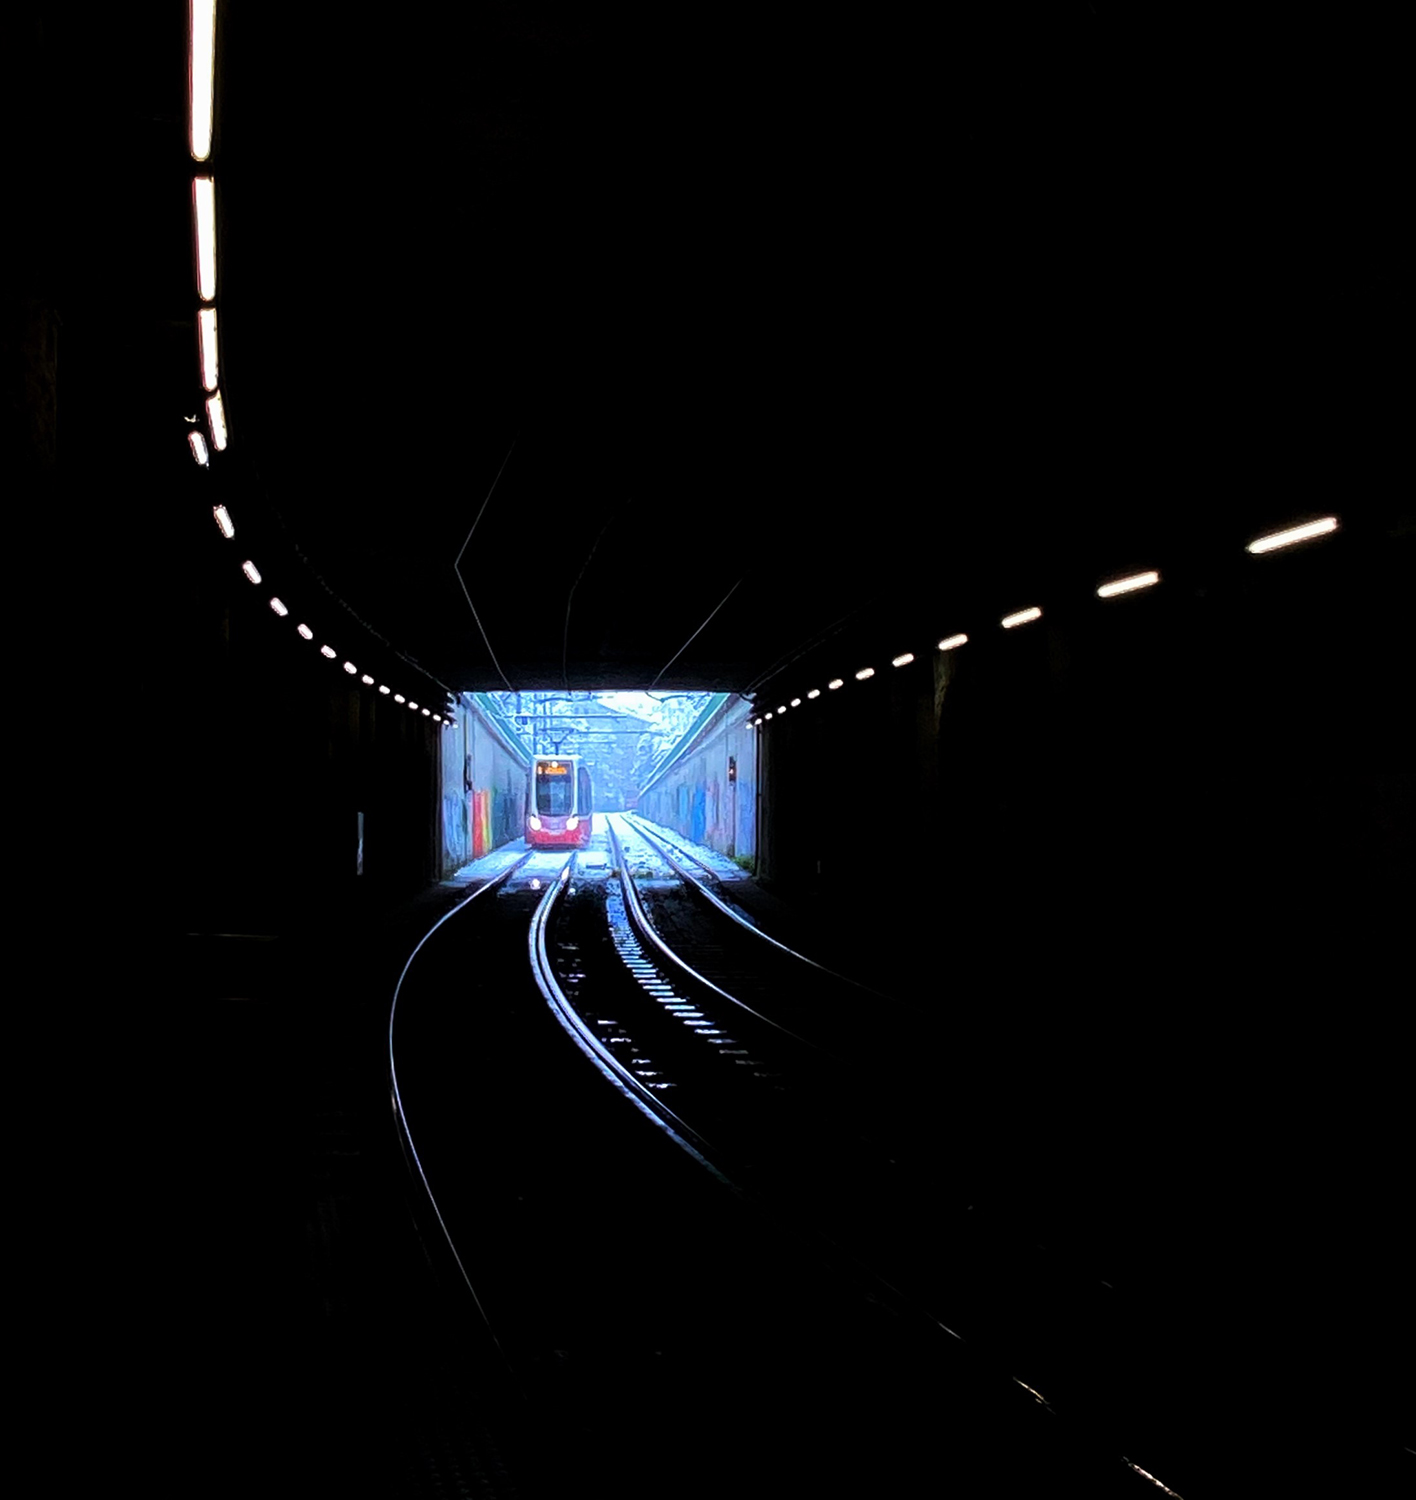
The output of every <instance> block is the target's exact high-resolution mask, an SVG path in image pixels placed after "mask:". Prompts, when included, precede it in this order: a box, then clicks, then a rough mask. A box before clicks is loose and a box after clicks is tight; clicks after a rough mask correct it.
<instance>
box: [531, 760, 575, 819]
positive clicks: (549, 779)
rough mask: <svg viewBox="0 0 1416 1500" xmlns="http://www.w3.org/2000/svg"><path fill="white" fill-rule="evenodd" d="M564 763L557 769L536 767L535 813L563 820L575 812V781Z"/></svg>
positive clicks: (542, 766)
mask: <svg viewBox="0 0 1416 1500" xmlns="http://www.w3.org/2000/svg"><path fill="white" fill-rule="evenodd" d="M569 771H570V767H569V766H567V765H565V764H564V762H562V764H561V765H560V766H559V767H551V766H544V765H538V766H537V767H536V811H537V812H538V813H543V814H545V815H546V816H547V817H552V818H563V817H565V816H566V815H567V814H569V813H573V812H574V811H575V781H574V779H573V778H572V777H571V776H570V775H569V774H568V773H569Z"/></svg>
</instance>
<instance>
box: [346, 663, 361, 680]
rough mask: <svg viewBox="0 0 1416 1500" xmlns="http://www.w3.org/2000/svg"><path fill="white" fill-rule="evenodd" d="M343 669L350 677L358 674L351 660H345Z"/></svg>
mask: <svg viewBox="0 0 1416 1500" xmlns="http://www.w3.org/2000/svg"><path fill="white" fill-rule="evenodd" d="M344 670H345V671H346V672H348V673H349V675H350V676H351V677H357V676H358V675H359V669H358V667H356V666H355V665H354V663H353V662H352V661H347V662H345V663H344Z"/></svg>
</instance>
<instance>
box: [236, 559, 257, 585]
mask: <svg viewBox="0 0 1416 1500" xmlns="http://www.w3.org/2000/svg"><path fill="white" fill-rule="evenodd" d="M241 571H242V572H243V573H244V574H245V575H246V577H247V578H249V579H250V580H251V582H252V583H259V582H260V581H261V574H260V569H259V568H257V567H256V565H255V563H253V562H252V561H251V560H250V558H247V559H246V561H245V562H243V563H242V564H241Z"/></svg>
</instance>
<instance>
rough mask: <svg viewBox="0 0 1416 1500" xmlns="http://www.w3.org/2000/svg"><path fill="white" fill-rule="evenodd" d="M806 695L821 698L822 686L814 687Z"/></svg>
mask: <svg viewBox="0 0 1416 1500" xmlns="http://www.w3.org/2000/svg"><path fill="white" fill-rule="evenodd" d="M806 696H807V697H808V698H819V697H820V696H821V689H820V688H812V690H811V691H810V692H809V693H808V694H807V695H806Z"/></svg>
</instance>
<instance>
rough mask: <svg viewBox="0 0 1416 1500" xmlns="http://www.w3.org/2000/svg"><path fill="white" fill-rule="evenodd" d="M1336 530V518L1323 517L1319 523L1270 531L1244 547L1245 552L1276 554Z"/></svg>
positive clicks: (1311, 522)
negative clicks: (1285, 548)
mask: <svg viewBox="0 0 1416 1500" xmlns="http://www.w3.org/2000/svg"><path fill="white" fill-rule="evenodd" d="M1336 530H1337V517H1336V516H1324V517H1323V519H1322V520H1321V521H1309V522H1308V523H1307V524H1306V525H1303V526H1290V527H1289V528H1288V529H1287V530H1286V531H1271V532H1270V533H1269V534H1268V535H1267V536H1261V537H1259V538H1257V539H1256V540H1255V541H1252V542H1250V543H1249V545H1248V546H1247V547H1245V549H1244V550H1245V551H1246V552H1276V551H1277V550H1278V549H1279V548H1280V547H1292V546H1293V545H1295V544H1296V543H1298V542H1306V541H1311V539H1312V538H1313V537H1315V536H1326V535H1327V533H1328V532H1330V531H1336Z"/></svg>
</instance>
